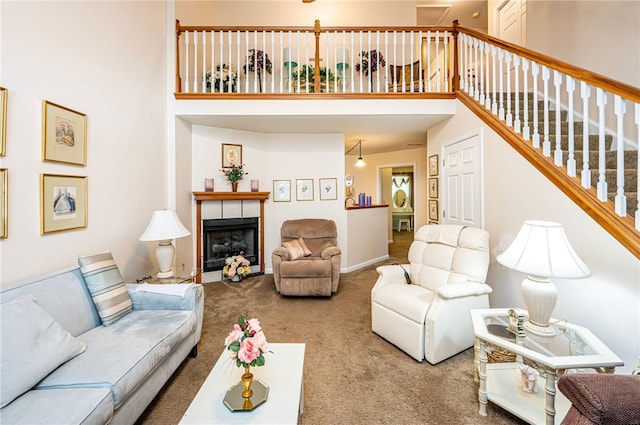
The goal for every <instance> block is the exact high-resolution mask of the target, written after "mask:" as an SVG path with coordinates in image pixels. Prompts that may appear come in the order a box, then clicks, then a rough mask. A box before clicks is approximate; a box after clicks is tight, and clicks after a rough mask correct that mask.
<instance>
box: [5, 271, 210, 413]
mask: <svg viewBox="0 0 640 425" xmlns="http://www.w3.org/2000/svg"><path fill="white" fill-rule="evenodd" d="M80 270H81V269H80V268H78V267H77V266H76V267H73V268H69V269H65V270H62V271H60V272H55V273H52V274H50V275H46V276H40V277H37V278H34V279H30V280H28V281H25V282H21V283H16V284H12V285H8V286H4V287H2V288H1V292H0V300H1V304H0V317H1V321H2V323H0V325H1V326H2V335H1V337H2V344H1V346H2V350H1V352H0V361H1V363H2V377H1V379H2V382H1V383H2V388H1V389H0V395H1V396H2V404H3V405H4V407H2V408H1V409H0V423H2V424H12V425H15V424H29V425H34V424H56V425H59V424H108V423H112V424H118V425H122V424H133V423H135V421H136V419H137V418H138V417H139V416H140V414H142V413H143V412H144V410H145V409H146V407H147V406H148V405H149V403H151V401H152V400H153V399H154V397H155V396H156V394H157V393H158V391H159V390H160V389H161V388H162V386H163V385H164V384H165V382H167V380H168V379H169V378H170V377H171V375H172V374H173V372H174V371H175V370H176V369H177V368H178V366H180V364H181V363H182V361H183V360H184V359H185V358H186V357H187V355H189V354H190V353H191V355H192V356H195V354H196V347H197V344H198V341H199V340H200V334H201V330H202V318H203V308H204V291H203V288H202V286H201V285H196V284H188V285H184V286H183V287H180V288H175V289H177V290H178V292H183V293H182V295H176V294H162V293H155V292H147V291H144V292H143V291H141V290H139V289H141V285H136V284H126V285H124V286H123V285H122V282H121V284H120V285H119V287H120V288H122V289H123V290H124V292H123V295H126V294H128V296H129V297H130V299H131V304H129V305H130V306H131V307H132V309H131V310H130V311H129V312H128V313H126V314H125V315H124V316H122V317H120V318H118V319H117V320H116V321H115V322H113V323H111V324H109V326H105V325H104V324H103V320H102V319H101V316H100V314H99V313H98V311H97V310H96V307H95V305H94V300H93V299H92V296H91V294H90V292H89V290H88V283H87V281H85V278H84V277H83V274H82V273H81V271H80ZM146 289H149V290H154V289H153V288H148V287H146ZM156 289H160V288H156ZM129 297H127V298H129Z"/></svg>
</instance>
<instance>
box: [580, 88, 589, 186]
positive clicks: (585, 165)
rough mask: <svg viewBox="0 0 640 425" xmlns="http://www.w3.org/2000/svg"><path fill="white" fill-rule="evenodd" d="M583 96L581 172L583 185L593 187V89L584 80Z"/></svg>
mask: <svg viewBox="0 0 640 425" xmlns="http://www.w3.org/2000/svg"><path fill="white" fill-rule="evenodd" d="M580 95H581V96H582V172H581V174H580V177H581V182H582V187H584V188H590V187H591V171H590V170H589V97H590V95H591V90H590V89H589V85H588V84H587V83H585V82H584V81H581V82H580Z"/></svg>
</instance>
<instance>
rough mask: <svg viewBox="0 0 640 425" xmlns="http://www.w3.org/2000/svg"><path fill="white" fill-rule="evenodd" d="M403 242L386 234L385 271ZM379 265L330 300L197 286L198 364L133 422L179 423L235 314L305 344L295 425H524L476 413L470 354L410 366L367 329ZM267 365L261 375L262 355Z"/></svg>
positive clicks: (493, 411)
mask: <svg viewBox="0 0 640 425" xmlns="http://www.w3.org/2000/svg"><path fill="white" fill-rule="evenodd" d="M412 236H413V233H412V232H400V233H395V234H394V243H393V244H391V245H390V249H389V251H390V252H389V254H390V257H391V258H390V259H389V260H388V261H387V262H386V263H394V262H403V263H404V262H406V261H407V260H406V255H407V251H408V247H409V244H410V243H411V240H412ZM378 265H380V264H376V265H375V266H370V267H366V268H363V269H360V270H357V271H355V272H352V273H346V274H343V275H342V276H341V278H340V287H339V289H338V292H337V293H335V294H334V295H333V296H332V297H331V298H304V297H299V298H298V297H291V298H288V297H281V296H280V295H279V294H278V293H277V292H276V290H275V286H274V283H273V276H272V275H262V276H256V277H251V278H247V279H244V280H243V281H241V282H239V283H231V282H209V283H204V284H203V285H204V288H205V315H204V326H203V334H202V340H201V342H200V345H199V352H198V356H197V358H195V359H193V358H187V360H185V362H184V363H183V364H182V365H181V366H180V368H179V369H178V370H177V371H176V373H175V374H174V376H173V377H172V378H171V380H170V381H169V382H168V383H167V385H165V387H164V388H163V389H162V391H161V392H160V393H159V394H158V396H157V397H156V399H155V400H154V402H153V403H152V404H151V405H150V406H149V408H148V409H147V411H146V412H145V413H144V414H143V415H142V417H141V418H140V419H139V420H138V422H137V424H138V425H143V424H144V425H159V424H162V425H164V424H177V423H178V422H179V421H180V418H181V417H182V415H183V414H184V412H185V410H186V409H187V407H188V406H189V403H190V402H191V400H192V399H193V397H194V396H195V395H196V393H197V392H198V389H199V388H200V385H201V384H202V382H203V381H204V379H205V378H206V377H207V375H208V374H209V372H210V370H211V368H212V367H213V365H214V364H215V362H216V361H217V359H218V357H219V356H220V354H221V353H222V350H223V349H224V338H225V337H226V336H227V335H228V333H229V332H230V330H231V328H232V326H233V323H235V321H236V320H237V318H238V315H239V314H240V313H246V314H248V315H249V317H256V318H258V319H259V320H260V322H261V324H262V327H263V329H264V332H265V335H266V337H267V340H268V341H269V342H304V343H305V344H306V350H305V366H304V414H303V415H302V416H301V417H300V423H301V424H303V425H312V424H522V423H524V422H521V421H519V420H518V419H517V418H514V417H513V416H511V415H510V414H509V413H507V412H505V411H504V410H502V409H500V408H498V407H496V406H493V405H492V404H489V416H487V417H482V416H480V415H479V414H478V401H477V384H476V383H475V382H474V379H473V370H472V368H473V349H469V350H466V351H464V352H463V353H461V354H459V355H457V356H454V357H452V358H450V359H448V360H445V361H443V362H441V363H439V364H437V365H435V366H434V365H431V364H429V363H428V362H427V361H426V360H425V361H423V362H422V363H418V362H416V361H415V360H414V359H413V358H411V357H409V356H408V355H406V354H405V353H404V352H402V351H400V350H399V349H397V348H396V347H394V346H393V345H391V344H390V343H388V342H387V341H385V340H384V339H382V338H381V337H379V336H377V335H376V334H374V333H373V332H372V331H371V307H370V293H371V287H372V286H373V284H374V283H375V281H376V278H377V273H376V270H375V269H376V266H378ZM266 360H267V364H266V365H265V366H264V367H268V365H269V358H268V355H267V358H266ZM239 377H240V372H238V378H239ZM267 403H268V401H267ZM225 408H226V407H225V406H223V405H222V404H221V405H220V409H225Z"/></svg>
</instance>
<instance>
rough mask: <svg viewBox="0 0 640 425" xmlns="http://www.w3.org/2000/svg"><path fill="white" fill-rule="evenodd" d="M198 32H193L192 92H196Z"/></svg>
mask: <svg viewBox="0 0 640 425" xmlns="http://www.w3.org/2000/svg"><path fill="white" fill-rule="evenodd" d="M198 50H199V49H198V31H194V32H193V91H194V92H196V93H197V92H198Z"/></svg>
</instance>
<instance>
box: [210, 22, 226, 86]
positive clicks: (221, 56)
mask: <svg viewBox="0 0 640 425" xmlns="http://www.w3.org/2000/svg"><path fill="white" fill-rule="evenodd" d="M219 65H220V73H222V70H223V68H224V32H222V31H220V64H219ZM213 72H215V70H213ZM213 82H214V79H213V75H212V76H211V93H213V92H214V91H215V89H214V87H213V86H214V84H213ZM223 87H224V84H223V83H222V82H221V83H220V91H223V90H224V88H223Z"/></svg>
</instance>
